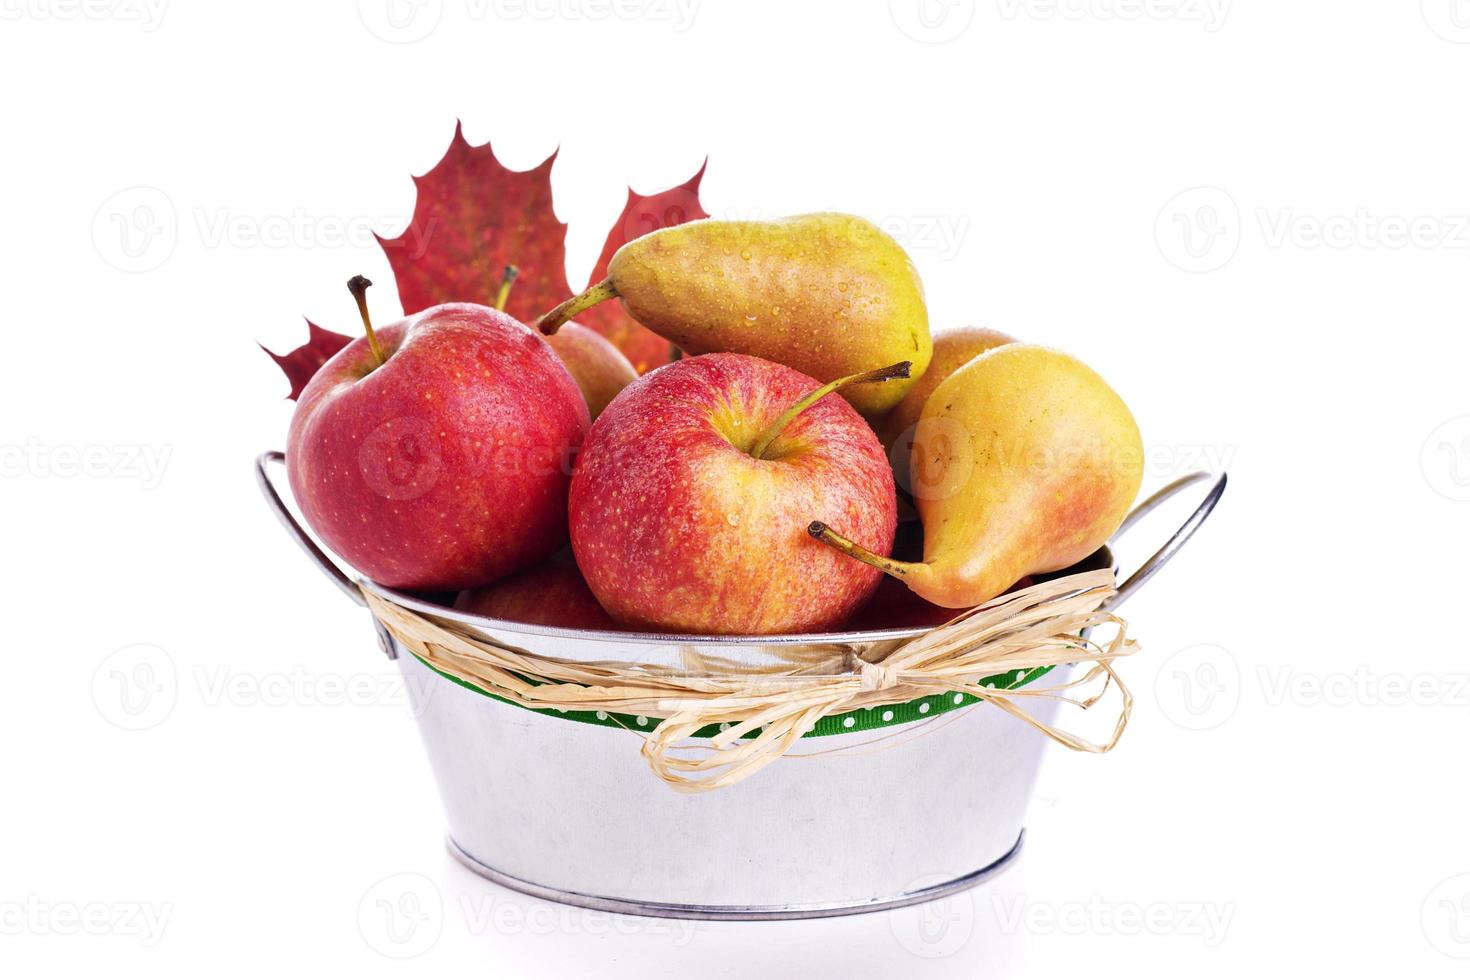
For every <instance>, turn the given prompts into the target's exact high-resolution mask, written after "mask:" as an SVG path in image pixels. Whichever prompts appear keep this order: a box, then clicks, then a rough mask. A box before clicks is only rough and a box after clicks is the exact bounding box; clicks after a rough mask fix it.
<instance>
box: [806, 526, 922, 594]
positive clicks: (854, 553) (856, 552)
mask: <svg viewBox="0 0 1470 980" xmlns="http://www.w3.org/2000/svg"><path fill="white" fill-rule="evenodd" d="M806 533H807V534H810V535H811V536H812V537H814V538H816V539H817V540H818V541H820V542H822V543H823V544H826V545H831V546H832V547H833V548H836V549H837V550H838V551H840V552H842V553H843V554H844V555H847V556H849V557H851V558H856V559H857V560H858V561H861V562H866V563H867V564H869V565H872V566H873V567H874V568H876V569H878V570H879V571H881V572H887V573H888V574H889V575H892V576H893V577H894V578H896V579H898V580H899V581H903V579H904V578H905V577H907V576H908V574H909V573H910V572H912V571H913V570H914V569H915V568H917V567H920V566H918V565H917V564H916V563H914V562H911V561H894V560H893V559H892V558H884V557H883V556H882V555H876V554H874V553H873V552H871V551H869V550H868V549H867V548H864V547H863V546H862V545H860V544H855V543H853V542H852V541H850V540H848V539H847V538H844V537H843V536H842V535H840V534H838V533H837V532H836V531H834V530H832V529H831V528H830V527H828V526H827V525H825V524H823V523H822V522H821V521H812V522H811V523H810V524H808V525H807V526H806Z"/></svg>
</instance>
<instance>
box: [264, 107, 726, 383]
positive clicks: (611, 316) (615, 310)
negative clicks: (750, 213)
mask: <svg viewBox="0 0 1470 980" xmlns="http://www.w3.org/2000/svg"><path fill="white" fill-rule="evenodd" d="M555 160H556V154H555V153H553V154H552V155H551V156H549V157H547V158H546V160H545V161H543V162H542V163H541V164H540V165H538V166H536V167H534V168H532V169H530V170H510V169H508V168H506V167H505V166H504V165H503V164H502V163H501V162H500V161H499V160H498V159H497V158H496V156H495V152H494V150H492V149H491V147H490V144H489V143H485V144H483V145H481V146H471V145H470V144H469V143H468V142H466V140H465V138H464V130H463V127H462V126H460V125H456V126H455V129H454V136H453V138H451V140H450V142H449V149H448V150H446V151H445V153H444V157H443V158H442V159H441V160H440V161H439V162H438V163H437V164H435V165H434V167H433V169H431V170H430V171H429V172H428V173H426V174H424V175H423V176H422V177H415V178H414V186H415V187H416V188H417V191H418V197H417V200H416V201H415V202H414V210H413V218H412V219H411V220H410V221H409V224H408V227H407V228H406V229H405V230H404V232H403V234H401V235H399V236H398V237H397V238H391V239H385V238H381V237H379V238H378V244H380V245H381V246H382V248H383V252H384V254H386V255H387V257H388V264H389V265H390V266H391V267H392V269H393V276H394V278H395V279H396V280H397V283H398V298H399V301H400V302H401V303H402V304H403V312H404V313H406V314H412V313H417V312H419V311H420V310H423V309H427V308H428V307H430V306H435V305H437V304H439V303H449V302H471V303H486V304H491V303H493V302H494V300H495V296H496V293H497V292H498V291H499V287H500V282H501V279H502V277H503V276H504V272H505V267H506V266H507V265H514V266H516V268H517V269H518V270H519V273H520V274H519V276H518V278H517V279H516V283H515V288H514V289H513V290H511V293H510V300H509V302H508V304H507V307H506V311H507V312H508V313H510V314H511V315H512V316H514V317H515V318H516V319H518V320H521V321H522V322H524V323H530V322H532V321H533V320H535V318H536V317H538V316H540V315H541V314H542V313H545V312H546V311H547V310H549V309H551V308H552V307H553V306H555V305H557V304H558V303H560V302H561V301H562V300H564V299H566V298H567V297H568V296H570V295H571V294H572V293H573V292H574V290H572V289H571V288H570V287H569V286H568V284H567V275H566V234H567V226H566V225H565V224H563V223H562V222H560V221H558V220H557V219H556V213H555V211H554V210H553V208H552V197H551V167H552V164H553V163H554V162H555ZM703 178H704V167H703V166H701V167H700V168H699V172H698V173H696V174H695V175H694V176H693V177H691V178H689V179H688V180H687V181H685V182H684V183H682V184H679V185H678V186H676V187H671V188H669V189H668V190H665V191H660V192H659V193H657V194H639V193H637V192H635V191H633V190H632V189H631V188H630V189H629V190H628V200H627V203H626V204H625V205H624V206H623V213H622V214H621V215H619V217H618V220H617V222H616V223H615V224H614V225H613V227H612V229H611V230H610V231H609V232H608V235H607V241H606V244H605V245H604V246H603V249H602V255H601V256H600V257H599V258H598V260H597V265H596V266H595V267H594V268H593V270H592V277H591V280H590V281H594V282H595V281H600V280H601V279H603V278H605V277H606V275H607V264H608V260H610V259H611V258H612V256H613V253H614V252H616V251H617V250H618V249H619V248H621V247H622V246H623V244H624V243H626V242H628V241H631V240H632V239H634V238H637V237H639V236H640V235H646V234H647V233H648V232H650V231H655V230H657V229H659V228H666V227H668V226H670V225H677V224H682V223H683V222H685V221H691V220H693V219H695V218H706V217H708V216H709V215H708V214H707V213H706V212H705V210H704V208H703V206H702V205H701V204H700V201H699V184H700V181H701V180H702V179H703ZM577 322H579V323H581V324H582V325H583V326H586V327H589V328H591V329H593V330H596V331H597V332H598V333H600V334H602V335H603V336H605V337H607V338H608V339H609V340H611V341H612V342H613V343H614V344H615V345H617V347H618V348H619V349H620V350H622V352H623V353H624V354H625V355H626V356H627V357H628V360H630V361H631V362H632V363H633V365H634V366H635V367H636V368H637V369H638V371H639V373H642V372H644V371H648V370H651V369H652V368H655V367H657V366H659V365H660V364H664V363H667V362H668V360H669V356H670V353H671V350H670V347H669V343H668V341H666V340H664V339H663V338H661V337H659V336H658V335H657V334H654V333H653V332H652V331H650V330H648V329H646V328H644V327H642V326H640V325H639V324H638V323H637V322H636V321H635V320H633V318H632V317H630V316H628V314H627V313H626V312H625V311H624V310H623V308H622V304H621V303H614V302H609V303H603V304H601V305H600V306H598V307H595V308H594V309H591V310H589V311H587V312H585V313H583V314H582V315H581V316H579V317H578V318H577ZM307 326H308V329H309V331H310V337H309V339H308V342H307V343H306V344H305V345H304V346H302V347H298V348H297V349H296V350H294V351H292V352H291V353H289V354H285V355H279V354H274V353H271V352H270V351H266V353H268V354H270V355H271V357H272V358H274V359H275V361H276V363H277V364H279V365H280V366H281V370H283V371H285V372H286V377H287V378H288V379H290V381H291V396H290V397H292V398H295V397H296V396H297V395H299V394H300V393H301V389H302V388H303V387H305V385H306V382H307V381H308V380H310V378H311V375H312V374H314V373H315V372H316V370H317V368H319V367H321V365H322V364H323V363H324V362H325V361H326V359H327V358H328V357H330V356H331V355H332V354H334V353H336V352H337V351H338V350H340V349H341V348H342V346H343V345H344V344H346V343H347V341H348V338H346V337H343V336H342V335H341V334H336V333H333V332H331V331H329V330H323V329H322V328H320V327H318V326H316V325H315V324H312V323H311V322H310V321H308V323H307Z"/></svg>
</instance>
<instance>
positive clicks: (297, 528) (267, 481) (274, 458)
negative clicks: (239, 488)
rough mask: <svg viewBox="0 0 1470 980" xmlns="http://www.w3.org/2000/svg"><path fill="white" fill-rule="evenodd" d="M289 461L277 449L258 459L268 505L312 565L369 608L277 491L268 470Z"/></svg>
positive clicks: (259, 480)
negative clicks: (273, 464) (272, 464)
mask: <svg viewBox="0 0 1470 980" xmlns="http://www.w3.org/2000/svg"><path fill="white" fill-rule="evenodd" d="M285 462H286V454H285V453H282V452H277V451H275V450H272V451H271V452H268V453H261V454H260V455H259V456H257V457H255V480H256V482H257V483H259V484H260V492H261V493H262V494H264V495H265V502H266V503H267V504H269V505H270V508H271V510H272V511H274V512H275V515H276V519H277V520H278V521H280V522H281V526H282V527H284V528H285V529H286V533H287V534H289V535H291V537H292V538H293V539H294V540H295V541H296V543H297V544H298V545H300V546H301V550H302V551H304V552H306V557H308V558H310V559H311V561H312V564H314V565H316V567H317V568H319V569H321V572H322V574H323V575H325V576H326V577H327V578H329V579H331V580H332V584H333V585H335V586H336V587H337V588H338V589H340V590H341V591H342V594H343V595H345V596H346V597H347V598H349V599H351V600H352V601H353V602H355V603H357V604H358V605H359V606H364V607H366V606H367V600H366V599H364V598H363V597H362V593H361V592H360V591H358V588H357V583H356V582H354V581H353V580H352V579H351V578H350V577H348V575H347V573H346V572H344V571H342V569H341V568H340V567H339V566H338V565H337V563H336V562H334V561H332V559H330V558H328V557H327V553H326V552H325V551H323V550H322V549H321V546H320V545H318V544H317V543H316V542H315V541H313V540H312V539H311V535H309V534H307V533H306V530H305V529H304V528H303V527H302V526H301V525H300V524H298V523H296V518H295V517H294V516H292V514H291V512H290V511H289V510H287V509H286V504H285V501H283V500H281V495H280V494H279V493H277V492H276V485H275V484H274V483H272V482H271V477H270V471H269V469H268V467H269V466H270V464H271V463H280V464H282V465H285Z"/></svg>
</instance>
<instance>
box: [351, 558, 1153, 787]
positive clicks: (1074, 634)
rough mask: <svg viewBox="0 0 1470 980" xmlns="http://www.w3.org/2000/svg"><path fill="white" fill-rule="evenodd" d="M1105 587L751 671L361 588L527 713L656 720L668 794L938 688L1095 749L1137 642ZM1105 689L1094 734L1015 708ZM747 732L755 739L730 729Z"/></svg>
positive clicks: (752, 768)
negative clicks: (431, 612)
mask: <svg viewBox="0 0 1470 980" xmlns="http://www.w3.org/2000/svg"><path fill="white" fill-rule="evenodd" d="M1115 591H1116V584H1115V581H1114V578H1113V573H1112V572H1111V571H1109V570H1106V569H1103V570H1098V571H1091V572H1081V573H1079V574H1076V575H1069V576H1066V577H1064V578H1059V579H1053V580H1052V581H1049V582H1043V583H1040V584H1037V585H1032V586H1029V587H1027V588H1024V589H1019V590H1017V591H1015V592H1011V593H1008V594H1006V595H1004V596H1000V597H999V598H996V599H993V600H991V601H990V602H988V603H985V604H984V605H981V606H977V607H975V608H974V609H971V610H968V611H966V612H964V613H962V614H960V615H959V616H958V617H956V618H955V619H954V620H952V621H950V622H949V623H947V624H945V625H944V626H940V627H938V628H936V629H933V630H930V631H928V632H926V633H924V634H923V635H921V636H919V637H916V638H913V639H909V640H885V641H879V642H875V643H851V644H848V643H828V644H812V645H809V646H798V647H793V648H790V650H789V654H790V656H789V658H788V660H787V662H786V663H784V664H777V665H771V666H763V667H748V666H743V665H737V664H734V663H732V662H726V661H722V660H720V659H719V658H709V657H703V658H700V659H698V660H697V661H695V662H691V663H690V664H688V665H687V666H686V667H683V668H674V667H668V666H662V665H655V664H641V663H631V662H626V661H613V660H602V661H576V660H568V659H565V658H561V657H548V656H542V655H540V654H535V653H531V652H529V651H527V650H522V649H515V648H512V647H507V646H500V645H498V644H495V643H491V642H488V641H487V640H484V639H481V638H479V637H474V636H470V635H468V634H467V633H465V632H463V631H461V630H460V629H458V628H457V627H454V626H453V625H452V624H441V623H438V622H435V621H434V620H432V619H429V618H427V617H425V616H422V615H419V614H418V613H416V612H413V611H412V610H409V609H406V608H404V607H403V606H400V605H398V604H396V603H394V602H391V601H389V600H388V599H385V598H384V597H382V596H380V595H378V594H377V593H375V592H373V591H372V590H371V589H367V588H364V589H363V595H364V596H366V598H367V602H368V606H369V608H371V610H372V612H373V615H374V616H376V617H377V618H378V619H379V620H380V621H381V622H382V623H383V625H384V626H385V627H386V628H387V629H388V631H389V632H390V633H392V634H393V636H394V637H396V638H397V639H398V641H399V642H400V643H401V644H402V645H403V646H404V647H405V648H407V649H408V650H410V651H411V652H413V653H414V654H415V655H417V656H418V657H420V658H421V659H422V660H424V662H426V663H428V664H429V665H430V666H432V667H434V668H435V669H437V670H440V671H442V672H443V673H446V674H449V675H450V676H453V677H456V678H458V679H460V680H462V681H464V682H466V683H468V684H471V685H473V686H474V687H478V688H480V689H481V690H484V691H486V692H487V693H490V694H494V695H496V696H497V697H501V698H504V699H506V700H507V701H511V702H513V703H515V704H519V705H522V706H524V707H527V708H541V709H545V708H562V709H567V710H572V709H575V710H578V711H609V712H621V713H625V714H633V715H646V716H650V717H661V718H663V721H662V722H660V723H659V725H658V726H657V727H656V728H654V729H653V731H651V732H648V733H646V736H645V740H644V742H643V750H642V751H643V757H644V758H645V759H646V760H647V761H648V764H649V766H650V768H652V769H653V771H654V773H655V775H657V776H658V777H659V778H660V779H662V780H663V781H664V782H665V783H667V784H668V785H670V786H672V787H673V788H674V789H676V790H680V791H681V792H688V793H700V792H708V791H710V790H715V789H720V788H722V787H725V786H730V785H733V784H734V783H737V782H740V781H741V780H743V779H746V778H748V777H749V776H751V775H752V774H753V773H755V772H756V771H758V770H759V769H761V768H762V767H764V766H767V765H769V764H770V763H772V762H774V761H776V760H777V759H778V758H780V757H781V756H782V755H784V754H785V753H786V752H788V751H789V750H790V749H791V748H792V747H793V746H794V745H795V744H796V741H797V740H798V739H800V738H801V737H802V735H804V734H806V733H807V732H809V731H810V730H811V729H812V728H813V726H815V725H816V723H817V720H818V719H820V718H822V717H823V716H825V715H830V714H838V713H841V712H844V711H851V710H854V709H857V708H866V707H876V706H878V705H884V704H901V703H904V702H907V701H912V700H914V699H916V698H921V697H924V696H926V695H931V694H941V693H946V692H963V693H966V694H972V695H975V696H976V697H979V698H983V699H984V702H983V703H985V704H991V705H994V706H995V707H996V708H999V709H1000V710H1002V711H1004V712H1006V713H1007V714H1010V715H1013V716H1014V717H1016V718H1019V719H1020V720H1022V721H1024V722H1026V723H1027V724H1030V725H1032V726H1034V727H1035V728H1037V729H1039V730H1040V731H1042V732H1044V733H1045V734H1046V735H1047V736H1049V737H1050V738H1052V739H1054V740H1055V741H1057V742H1058V743H1060V744H1062V745H1065V746H1067V747H1068V748H1071V749H1076V750H1079V751H1084V752H1107V751H1108V750H1109V749H1111V748H1112V747H1113V746H1114V745H1116V744H1117V743H1118V739H1119V738H1120V737H1121V736H1122V734H1123V730H1124V728H1125V727H1126V726H1127V724H1128V717H1129V715H1130V713H1131V711H1132V707H1133V696H1132V694H1131V693H1130V692H1129V691H1128V689H1127V687H1125V686H1124V685H1123V682H1122V680H1121V679H1120V678H1119V677H1118V675H1117V674H1116V673H1115V672H1114V670H1113V665H1112V663H1113V661H1114V660H1116V659H1117V658H1119V657H1123V656H1128V655H1130V654H1132V653H1134V652H1136V651H1137V649H1138V646H1137V644H1136V643H1135V642H1134V641H1133V640H1131V639H1129V638H1128V635H1127V623H1125V622H1124V621H1123V620H1122V619H1120V618H1119V617H1117V616H1115V615H1113V614H1112V613H1109V612H1107V611H1106V610H1105V609H1104V606H1105V604H1106V602H1107V601H1108V599H1110V598H1111V597H1112V596H1113V595H1114V594H1115ZM1098 627H1111V628H1112V629H1111V630H1110V635H1109V636H1108V637H1107V638H1106V640H1105V641H1098V640H1095V639H1092V638H1090V637H1088V638H1084V637H1082V636H1081V635H1080V634H1081V633H1082V632H1083V631H1084V630H1092V629H1097V628H1098ZM782 652H783V654H786V653H788V650H787V649H785V648H783V651H782ZM1076 663H1087V664H1090V665H1091V666H1090V668H1089V669H1088V670H1087V671H1086V673H1085V674H1084V676H1082V677H1081V678H1079V679H1077V680H1074V681H1071V682H1068V683H1065V684H1058V685H1055V686H1051V687H1038V686H1037V685H1036V684H1031V685H1028V686H1026V687H1024V688H1018V689H1015V690H999V689H993V688H988V687H982V686H981V685H980V680H981V679H982V678H984V677H988V676H992V675H994V674H999V673H1005V672H1007V671H1012V670H1017V669H1029V668H1034V667H1042V666H1048V665H1060V664H1076ZM525 677H533V678H536V679H537V680H536V681H527V680H525V679H524V678H525ZM1098 680H1101V682H1102V686H1101V689H1100V690H1097V691H1096V692H1095V693H1092V694H1089V695H1075V696H1074V695H1072V694H1070V693H1068V692H1070V691H1072V690H1073V689H1077V688H1086V687H1088V686H1089V685H1090V684H1092V683H1093V682H1095V681H1098ZM1113 684H1116V685H1117V686H1118V689H1119V692H1120V694H1121V707H1120V709H1119V713H1118V718H1117V722H1116V724H1115V726H1114V728H1113V732H1112V735H1111V736H1110V737H1109V738H1108V739H1107V740H1106V741H1104V742H1100V743H1098V742H1092V741H1088V740H1086V739H1084V738H1081V737H1079V736H1077V735H1074V734H1071V733H1069V732H1066V731H1062V730H1060V729H1057V728H1054V727H1052V726H1051V725H1049V724H1047V723H1045V722H1042V721H1041V720H1039V719H1038V718H1036V717H1035V716H1034V715H1032V714H1031V713H1030V712H1029V711H1027V710H1026V709H1025V708H1024V707H1022V706H1021V704H1022V702H1024V701H1025V700H1026V699H1027V698H1042V699H1048V700H1054V701H1063V702H1066V703H1068V704H1072V705H1076V706H1078V707H1080V708H1084V709H1086V708H1090V707H1092V706H1093V705H1095V704H1096V703H1098V701H1099V700H1100V699H1101V698H1102V696H1103V695H1104V694H1105V693H1106V691H1107V689H1108V688H1109V687H1110V686H1111V685H1113ZM977 707H978V705H977ZM722 722H728V723H729V725H730V727H729V728H728V729H726V730H725V731H722V732H720V733H719V734H718V735H715V736H714V737H712V738H710V739H708V742H707V744H700V745H694V746H691V745H689V744H688V742H687V740H688V739H689V738H690V737H691V736H692V735H693V734H694V733H695V732H697V731H699V730H700V729H701V728H704V727H705V726H707V725H717V724H720V723H722ZM756 729H759V730H760V734H759V735H756V736H755V737H753V738H744V737H743V736H746V735H748V734H749V733H750V732H753V731H755V730H756ZM640 734H643V733H640Z"/></svg>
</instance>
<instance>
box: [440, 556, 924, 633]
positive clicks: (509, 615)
mask: <svg viewBox="0 0 1470 980" xmlns="http://www.w3.org/2000/svg"><path fill="white" fill-rule="evenodd" d="M904 591H905V592H907V591H908V590H907V589H905V590H904ZM910 594H911V595H912V593H910ZM454 608H456V609H462V610H464V611H465V612H470V613H474V614H475V615H476V616H489V617H490V618H491V619H503V620H506V621H508V622H512V623H534V624H538V625H541V626H560V627H562V628H563V629H582V630H615V629H617V628H618V625H617V623H615V622H613V619H612V617H611V616H609V615H608V614H607V612H606V611H604V610H603V608H602V606H600V605H598V603H597V597H596V596H594V595H593V594H592V590H591V589H589V588H588V587H587V581H586V579H584V578H582V573H581V572H579V571H578V570H577V566H576V565H575V564H573V562H572V561H571V559H570V558H567V559H558V558H550V559H548V560H546V561H544V562H542V563H541V564H539V565H537V566H535V567H534V568H528V569H526V570H525V571H523V572H517V573H515V574H514V575H507V576H506V577H505V578H503V579H501V580H500V581H498V582H492V583H491V584H490V585H486V586H482V587H481V588H478V589H475V590H473V591H470V592H461V593H460V595H459V598H458V599H457V600H456V601H455V603H454Z"/></svg>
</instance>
